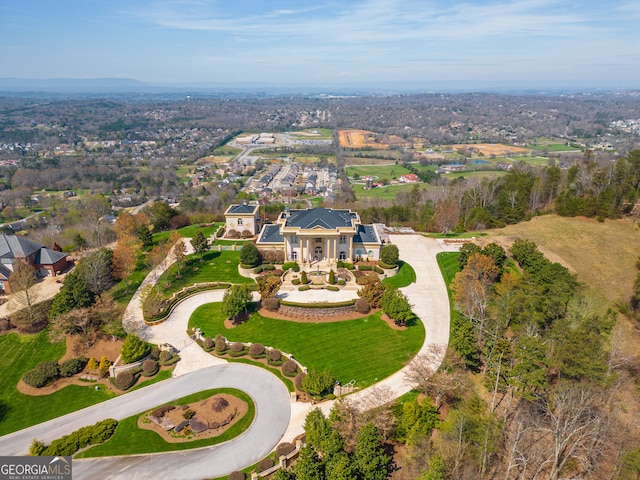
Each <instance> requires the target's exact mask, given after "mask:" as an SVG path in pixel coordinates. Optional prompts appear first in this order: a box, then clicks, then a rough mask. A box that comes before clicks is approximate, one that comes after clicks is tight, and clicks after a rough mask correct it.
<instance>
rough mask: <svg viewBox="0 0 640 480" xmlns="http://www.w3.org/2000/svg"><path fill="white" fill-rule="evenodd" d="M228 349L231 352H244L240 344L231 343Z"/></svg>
mask: <svg viewBox="0 0 640 480" xmlns="http://www.w3.org/2000/svg"><path fill="white" fill-rule="evenodd" d="M230 348H231V351H232V352H234V353H240V352H242V351H243V350H244V345H243V344H242V343H240V342H233V343H232V344H231V347H230Z"/></svg>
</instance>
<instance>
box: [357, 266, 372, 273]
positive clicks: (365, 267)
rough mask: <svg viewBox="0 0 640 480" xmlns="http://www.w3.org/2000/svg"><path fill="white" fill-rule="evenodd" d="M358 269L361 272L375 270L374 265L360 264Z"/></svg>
mask: <svg viewBox="0 0 640 480" xmlns="http://www.w3.org/2000/svg"><path fill="white" fill-rule="evenodd" d="M358 270H360V271H361V272H371V271H372V270H373V265H358Z"/></svg>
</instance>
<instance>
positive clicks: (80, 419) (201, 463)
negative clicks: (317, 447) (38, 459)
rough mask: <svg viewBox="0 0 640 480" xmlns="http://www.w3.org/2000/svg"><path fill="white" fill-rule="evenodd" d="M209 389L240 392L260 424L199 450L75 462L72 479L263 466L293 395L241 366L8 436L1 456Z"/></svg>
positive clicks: (213, 473)
mask: <svg viewBox="0 0 640 480" xmlns="http://www.w3.org/2000/svg"><path fill="white" fill-rule="evenodd" d="M210 388H237V389H238V390H242V391H244V392H246V393H247V394H249V396H251V398H252V399H253V401H254V403H255V405H256V416H255V420H254V422H253V424H252V425H251V427H250V428H249V429H248V430H247V431H246V432H244V433H243V434H242V435H241V436H239V437H237V438H235V439H233V440H230V441H228V442H226V443H223V444H220V445H215V446H212V447H205V448H200V449H195V450H187V451H180V452H172V453H163V454H148V455H135V456H127V457H106V458H97V459H80V460H74V461H73V478H74V479H87V480H89V479H98V478H99V479H128V480H129V479H143V478H144V479H148V478H154V479H167V480H175V479H178V478H179V479H180V480H198V479H202V478H209V477H218V476H222V475H226V474H228V473H229V472H231V471H233V470H239V469H241V468H244V467H246V466H247V465H251V464H253V463H255V462H258V461H259V460H261V459H262V458H264V457H265V456H266V455H267V454H268V453H269V452H271V451H272V450H273V448H274V447H275V446H276V445H277V444H278V442H280V440H281V438H282V435H283V434H284V432H285V431H286V429H287V426H288V425H289V420H290V417H291V407H290V399H289V392H288V390H287V389H286V388H285V386H284V384H283V383H282V382H281V381H280V380H279V379H278V378H277V377H275V376H274V375H272V374H271V373H268V372H266V371H265V370H263V369H261V368H258V367H253V366H250V365H244V364H240V363H234V364H227V365H216V366H212V367H206V368H202V369H200V370H197V371H194V372H191V373H188V374H185V375H182V376H180V377H176V378H171V379H169V380H165V381H163V382H159V383H156V384H153V385H150V386H148V387H145V388H143V389H140V390H136V391H134V392H131V393H127V394H125V395H121V396H119V397H116V398H113V399H111V400H108V401H106V402H102V403H100V404H97V405H94V406H92V407H88V408H85V409H83V410H79V411H77V412H74V413H72V414H69V415H65V416H63V417H59V418H56V419H54V420H51V421H48V422H45V423H42V424H39V425H36V426H34V427H31V428H27V429H25V430H21V431H19V432H15V433H12V434H9V435H5V436H3V437H0V452H2V454H3V455H25V454H27V452H28V450H29V446H30V445H31V441H32V440H33V439H34V438H38V439H39V440H43V441H44V442H45V443H49V442H50V441H51V440H54V439H56V438H59V437H61V436H62V435H66V434H69V433H71V432H73V431H75V430H77V429H78V428H80V427H82V426H85V425H92V424H94V423H95V422H97V421H99V420H102V419H104V418H115V419H116V420H122V419H124V418H127V417H129V416H132V415H136V414H138V413H141V412H143V411H145V410H148V409H150V408H153V407H155V406H158V405H162V404H164V403H166V402H169V401H171V400H176V399H178V398H181V397H184V396H186V395H190V394H192V393H196V392H199V391H202V390H207V389H210Z"/></svg>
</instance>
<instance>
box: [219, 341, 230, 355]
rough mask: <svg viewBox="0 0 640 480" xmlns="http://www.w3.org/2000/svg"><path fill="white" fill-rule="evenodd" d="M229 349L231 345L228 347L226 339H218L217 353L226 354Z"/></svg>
mask: <svg viewBox="0 0 640 480" xmlns="http://www.w3.org/2000/svg"><path fill="white" fill-rule="evenodd" d="M228 348H229V345H227V342H226V340H225V339H224V338H218V339H216V352H218V353H224V352H226V351H227V349H228Z"/></svg>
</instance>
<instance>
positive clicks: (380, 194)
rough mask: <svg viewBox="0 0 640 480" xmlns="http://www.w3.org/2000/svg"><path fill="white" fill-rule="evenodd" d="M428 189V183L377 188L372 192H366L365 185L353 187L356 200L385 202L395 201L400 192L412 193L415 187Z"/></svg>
mask: <svg viewBox="0 0 640 480" xmlns="http://www.w3.org/2000/svg"><path fill="white" fill-rule="evenodd" d="M416 186H417V187H418V188H427V187H428V185H427V184H426V183H401V184H399V185H389V186H387V187H377V188H372V189H371V190H365V189H364V185H351V188H352V189H353V191H354V192H355V194H356V198H358V199H362V198H365V197H372V198H373V197H375V198H380V199H384V200H393V199H395V198H396V195H397V194H398V193H400V192H408V191H411V190H412V189H413V188H414V187H416Z"/></svg>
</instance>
